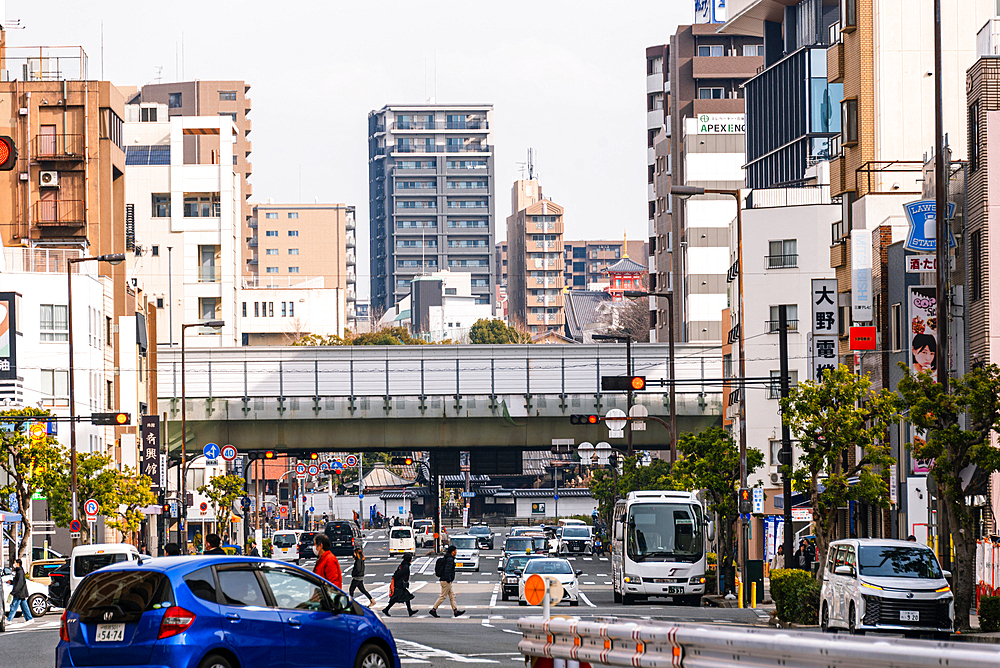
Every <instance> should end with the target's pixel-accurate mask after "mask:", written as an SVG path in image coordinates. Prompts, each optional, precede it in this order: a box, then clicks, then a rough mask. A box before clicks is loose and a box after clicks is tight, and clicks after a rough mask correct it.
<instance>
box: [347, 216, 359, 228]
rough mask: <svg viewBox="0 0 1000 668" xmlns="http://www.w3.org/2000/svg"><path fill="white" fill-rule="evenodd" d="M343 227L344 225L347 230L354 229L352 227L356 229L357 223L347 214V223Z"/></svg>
mask: <svg viewBox="0 0 1000 668" xmlns="http://www.w3.org/2000/svg"><path fill="white" fill-rule="evenodd" d="M345 227H346V229H347V230H354V229H357V227H358V223H357V221H356V220H354V217H353V216H348V217H347V223H346V225H345Z"/></svg>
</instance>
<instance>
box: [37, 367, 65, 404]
mask: <svg viewBox="0 0 1000 668" xmlns="http://www.w3.org/2000/svg"><path fill="white" fill-rule="evenodd" d="M42 394H44V395H45V396H47V397H60V398H64V397H68V396H69V371H66V370H65V369H42Z"/></svg>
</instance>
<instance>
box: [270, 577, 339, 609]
mask: <svg viewBox="0 0 1000 668" xmlns="http://www.w3.org/2000/svg"><path fill="white" fill-rule="evenodd" d="M264 580H266V581H267V585H268V586H269V587H270V588H271V593H272V594H274V600H275V602H276V603H277V604H278V607H279V608H282V609H285V610H325V609H326V596H324V594H323V590H322V588H321V587H320V585H319V584H316V583H313V582H310V581H309V580H306V579H305V578H304V577H302V576H300V575H297V574H294V573H289V572H288V571H272V570H268V571H264Z"/></svg>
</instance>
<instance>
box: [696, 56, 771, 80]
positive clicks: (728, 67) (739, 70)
mask: <svg viewBox="0 0 1000 668" xmlns="http://www.w3.org/2000/svg"><path fill="white" fill-rule="evenodd" d="M763 65H764V58H763V56H724V57H710V56H701V57H698V56H696V57H695V58H693V59H692V73H693V76H694V78H695V79H738V80H740V81H746V80H747V79H749V78H750V77H752V76H755V75H756V74H757V69H758V68H760V67H761V66H763Z"/></svg>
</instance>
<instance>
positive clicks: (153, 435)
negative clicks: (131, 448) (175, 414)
mask: <svg viewBox="0 0 1000 668" xmlns="http://www.w3.org/2000/svg"><path fill="white" fill-rule="evenodd" d="M139 424H140V427H139V429H140V435H141V436H142V443H141V445H140V448H141V449H142V465H141V467H142V468H141V469H140V472H141V473H142V475H144V476H148V477H149V479H150V480H151V481H152V482H151V484H150V487H153V488H158V487H159V486H160V416H159V415H143V416H142V418H141V422H140V423H139Z"/></svg>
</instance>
